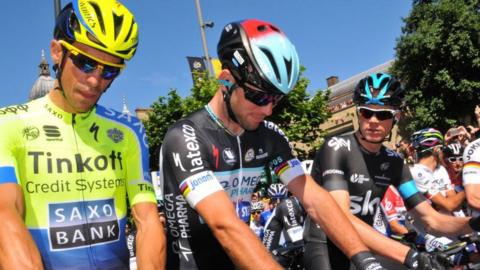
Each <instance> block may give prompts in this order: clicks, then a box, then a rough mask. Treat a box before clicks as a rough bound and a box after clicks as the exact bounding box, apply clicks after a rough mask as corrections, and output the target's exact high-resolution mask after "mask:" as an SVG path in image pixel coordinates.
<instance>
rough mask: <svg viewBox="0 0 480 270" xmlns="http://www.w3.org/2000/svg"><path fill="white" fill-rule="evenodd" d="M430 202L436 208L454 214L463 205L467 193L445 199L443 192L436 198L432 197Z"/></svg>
mask: <svg viewBox="0 0 480 270" xmlns="http://www.w3.org/2000/svg"><path fill="white" fill-rule="evenodd" d="M430 200H431V201H432V202H433V203H434V204H435V206H437V207H440V208H442V209H445V210H447V211H448V212H453V211H455V210H456V209H458V208H459V207H460V206H461V205H462V203H463V201H464V200H465V192H463V191H462V192H459V193H456V194H455V195H452V196H449V197H444V196H443V195H442V193H441V192H438V193H437V194H436V195H435V196H433V197H431V198H430Z"/></svg>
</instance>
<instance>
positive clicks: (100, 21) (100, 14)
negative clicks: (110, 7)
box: [90, 2, 105, 35]
mask: <svg viewBox="0 0 480 270" xmlns="http://www.w3.org/2000/svg"><path fill="white" fill-rule="evenodd" d="M90 5H92V7H93V9H94V10H95V15H97V19H98V24H99V25H100V29H101V30H102V33H103V34H104V35H105V23H104V22H103V16H102V11H101V10H100V7H99V6H98V5H97V4H96V3H93V2H90Z"/></svg>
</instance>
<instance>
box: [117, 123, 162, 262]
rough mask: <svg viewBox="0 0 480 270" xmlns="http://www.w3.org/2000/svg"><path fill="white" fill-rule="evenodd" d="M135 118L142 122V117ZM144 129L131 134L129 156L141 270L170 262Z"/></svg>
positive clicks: (130, 186) (133, 209)
mask: <svg viewBox="0 0 480 270" xmlns="http://www.w3.org/2000/svg"><path fill="white" fill-rule="evenodd" d="M132 119H133V122H135V121H136V123H138V124H141V123H140V120H139V119H138V118H132ZM143 130H144V129H143V128H142V129H141V131H140V132H137V133H133V132H130V133H129V143H128V148H127V155H126V164H127V193H128V199H129V202H130V205H131V207H132V214H133V218H134V219H135V225H136V227H137V234H136V236H135V240H136V241H135V242H136V246H135V249H136V256H137V263H138V266H139V268H140V269H163V268H165V261H166V240H165V233H164V230H163V225H162V223H161V222H160V217H159V215H158V211H157V204H156V203H157V201H156V198H155V194H154V191H153V187H152V181H151V176H150V172H149V169H150V164H149V158H148V145H147V142H146V141H145V140H143V139H142V138H143V136H144V131H143Z"/></svg>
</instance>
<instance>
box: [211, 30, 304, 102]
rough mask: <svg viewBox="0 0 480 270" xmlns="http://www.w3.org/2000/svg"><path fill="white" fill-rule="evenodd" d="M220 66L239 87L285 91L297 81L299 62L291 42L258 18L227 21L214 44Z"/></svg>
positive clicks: (291, 87) (283, 92)
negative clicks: (249, 86)
mask: <svg viewBox="0 0 480 270" xmlns="http://www.w3.org/2000/svg"><path fill="white" fill-rule="evenodd" d="M217 54H218V58H219V60H220V62H221V63H222V67H223V68H226V69H228V70H230V72H231V73H232V75H233V77H234V78H235V80H236V81H237V84H239V85H240V86H242V85H244V84H245V83H248V84H250V85H252V86H254V87H256V88H258V89H260V90H263V91H267V92H270V93H275V94H282V95H286V94H288V93H289V92H290V91H291V90H292V89H293V87H294V86H295V84H296V83H297V80H298V77H299V73H300V64H299V59H298V55H297V52H296V50H295V47H294V46H293V44H292V43H291V42H290V41H289V40H288V38H287V37H286V36H285V34H284V33H283V32H282V31H281V30H280V29H279V28H277V27H276V26H274V25H272V24H270V23H268V22H264V21H259V20H244V21H239V22H233V23H230V24H227V25H226V26H225V27H224V29H223V32H222V35H221V36H220V40H219V42H218V45H217Z"/></svg>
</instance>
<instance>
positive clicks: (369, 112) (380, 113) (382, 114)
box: [357, 107, 397, 121]
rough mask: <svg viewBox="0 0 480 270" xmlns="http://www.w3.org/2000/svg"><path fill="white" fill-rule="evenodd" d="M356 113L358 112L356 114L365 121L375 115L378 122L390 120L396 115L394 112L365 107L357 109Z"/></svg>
mask: <svg viewBox="0 0 480 270" xmlns="http://www.w3.org/2000/svg"><path fill="white" fill-rule="evenodd" d="M357 111H358V114H359V115H361V116H362V117H363V118H365V119H370V118H372V117H373V116H374V115H375V117H376V118H377V119H378V120H380V121H383V120H388V119H392V118H393V117H395V114H396V113H397V111H396V110H390V109H371V108H367V107H358V108H357Z"/></svg>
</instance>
